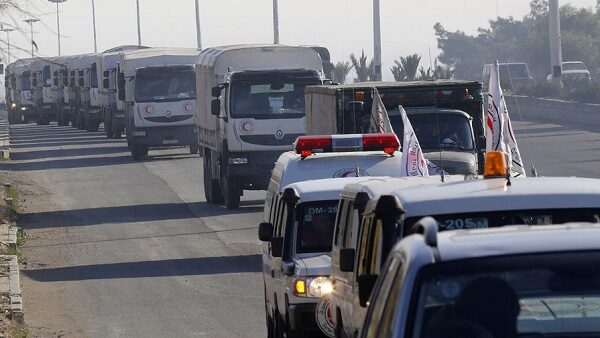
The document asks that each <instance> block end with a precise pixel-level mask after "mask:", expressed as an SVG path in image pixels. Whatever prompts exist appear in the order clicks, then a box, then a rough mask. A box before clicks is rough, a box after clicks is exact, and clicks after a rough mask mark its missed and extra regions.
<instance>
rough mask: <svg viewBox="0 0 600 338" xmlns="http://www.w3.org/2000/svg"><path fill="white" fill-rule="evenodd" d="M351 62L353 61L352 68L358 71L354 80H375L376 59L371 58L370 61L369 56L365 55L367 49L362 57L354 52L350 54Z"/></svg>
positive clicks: (362, 53)
mask: <svg viewBox="0 0 600 338" xmlns="http://www.w3.org/2000/svg"><path fill="white" fill-rule="evenodd" d="M350 62H351V63H352V68H354V71H355V72H356V78H355V79H354V82H366V81H369V80H371V81H374V79H375V60H371V61H370V62H368V58H367V56H366V55H365V51H364V50H363V51H362V52H361V55H360V57H357V56H356V55H354V53H352V54H351V55H350Z"/></svg>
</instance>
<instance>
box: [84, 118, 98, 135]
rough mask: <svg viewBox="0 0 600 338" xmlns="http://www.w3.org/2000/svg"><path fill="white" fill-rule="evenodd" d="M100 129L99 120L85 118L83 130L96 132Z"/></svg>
mask: <svg viewBox="0 0 600 338" xmlns="http://www.w3.org/2000/svg"><path fill="white" fill-rule="evenodd" d="M98 129H100V122H96V121H93V120H90V119H85V130H86V131H89V132H97V131H98Z"/></svg>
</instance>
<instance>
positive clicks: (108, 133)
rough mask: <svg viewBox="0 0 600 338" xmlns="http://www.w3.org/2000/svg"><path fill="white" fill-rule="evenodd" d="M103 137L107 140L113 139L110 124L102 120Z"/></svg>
mask: <svg viewBox="0 0 600 338" xmlns="http://www.w3.org/2000/svg"><path fill="white" fill-rule="evenodd" d="M104 135H106V137H107V138H113V137H114V131H113V130H112V125H111V123H110V122H107V121H106V120H104Z"/></svg>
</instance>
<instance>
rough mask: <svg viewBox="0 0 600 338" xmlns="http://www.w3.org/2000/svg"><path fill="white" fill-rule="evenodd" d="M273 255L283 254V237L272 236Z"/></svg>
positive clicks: (279, 255)
mask: <svg viewBox="0 0 600 338" xmlns="http://www.w3.org/2000/svg"><path fill="white" fill-rule="evenodd" d="M271 256H273V257H281V256H283V237H273V238H271Z"/></svg>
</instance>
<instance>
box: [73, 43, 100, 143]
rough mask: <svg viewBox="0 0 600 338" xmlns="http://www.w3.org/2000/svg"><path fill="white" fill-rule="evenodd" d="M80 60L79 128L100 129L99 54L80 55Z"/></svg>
mask: <svg viewBox="0 0 600 338" xmlns="http://www.w3.org/2000/svg"><path fill="white" fill-rule="evenodd" d="M78 62H79V67H78V75H79V78H78V83H77V86H78V87H79V91H80V102H79V116H78V122H79V128H81V129H85V130H87V131H98V128H99V127H100V123H102V115H101V114H100V109H99V106H98V77H97V75H98V72H97V69H96V68H97V64H96V62H97V54H85V55H80V56H79V60H78Z"/></svg>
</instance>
